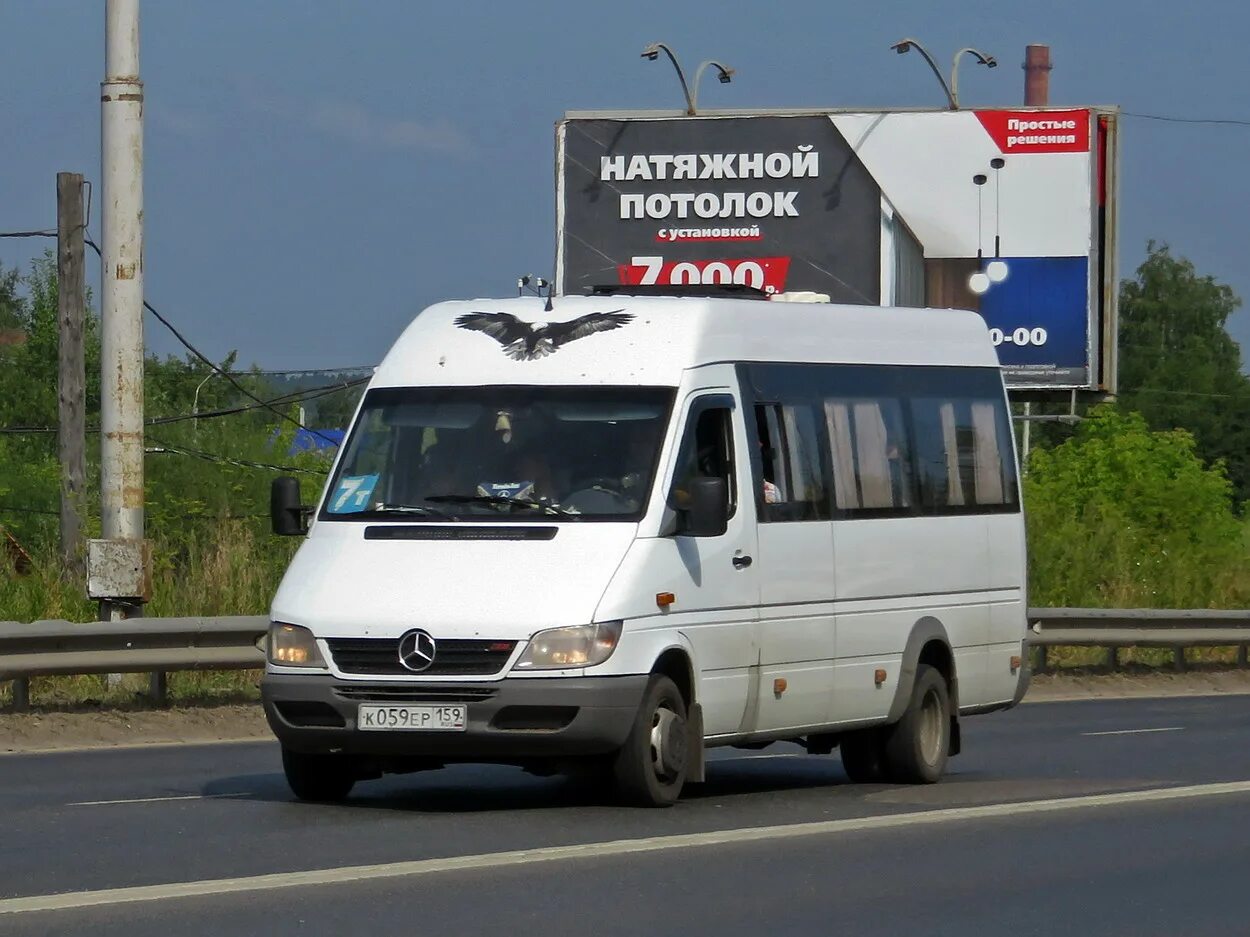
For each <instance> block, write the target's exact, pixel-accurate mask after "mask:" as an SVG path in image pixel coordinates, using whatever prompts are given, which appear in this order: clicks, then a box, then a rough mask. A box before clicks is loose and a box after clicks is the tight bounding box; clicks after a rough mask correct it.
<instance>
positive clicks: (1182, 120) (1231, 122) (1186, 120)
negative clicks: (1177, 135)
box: [1120, 111, 1250, 127]
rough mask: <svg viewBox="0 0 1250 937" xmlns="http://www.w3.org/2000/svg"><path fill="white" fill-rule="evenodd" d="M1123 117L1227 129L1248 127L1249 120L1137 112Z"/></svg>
mask: <svg viewBox="0 0 1250 937" xmlns="http://www.w3.org/2000/svg"><path fill="white" fill-rule="evenodd" d="M1120 113H1121V114H1122V115H1124V116H1125V117H1137V118H1140V119H1141V120H1158V121H1162V122H1164V123H1169V124H1215V125H1223V126H1229V127H1250V119H1243V118H1239V117H1172V116H1170V115H1167V114H1142V113H1140V112H1138V111H1121V112H1120Z"/></svg>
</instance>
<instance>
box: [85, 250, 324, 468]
mask: <svg viewBox="0 0 1250 937" xmlns="http://www.w3.org/2000/svg"><path fill="white" fill-rule="evenodd" d="M83 243H84V244H86V245H88V246H89V247H90V248H91V249H92V250H93V251H95V252H96V254H97V256H99V257H100V258H103V257H104V254H103V252H102V251H101V250H100V247H99V245H98V244H96V242H95V241H93V240H91V238H84V239H83ZM143 308H144V309H146V310H147V311H148V312H150V313H152V315H154V316H155V317H156V321H157V322H159V323H160V324H161V325H163V326H165V328H167V329H169V331H170V333H171V334H172V335H173V336H174V338H176V339H178V341H179V342H181V343H182V346H183V347H184V348H186V349H187V351H189V352H191V354H193V355H195V356H196V357H197V358H199V359H200V360H201V361H203V362H204V363H205V364H206V365H208V366H209V367H210V368H212V369H213V370H214V371H216V372H217V373H218V374H220V375H221V376H222V377H224V378H225V379H226V381H227V382H229V383H230V384H231V385H233V386H234V388H235V389H236V390H238V391H239V393H241V394H243V395H244V396H245V397H248V398H250V399H251V400H254V401H256V402H257V403H258V404H261V405H262V406H264V407H265V409H267V410H270V411H272V412H273V413H276V414H277V415H278V417H280V418H281V419H283V420H286V421H287V422H288V423H292V424H294V425H295V426H298V427H299V428H300V429H303V430H308V432H310V433H312V434H313V435H314V436H319V437H321V439H322V440H324V441H325V442H326V443H328V444H329V445H331V446H334V447H335V448H337V447H338V442H337V441H335V440H333V439H331V438H330V437H329V436H326V435H325V434H324V433H319V432H317V431H316V430H315V429H309V428H308V427H307V426H305V425H304V424H303V423H301V422H300V421H299V420H297V419H295V417H293V416H290V415H289V414H286V413H284V412H283V411H281V410H279V409H278V408H277V407H275V406H272V405H271V404H269V403H266V402H265V401H264V400H262V399H261V398H260V397H258V396H256V395H255V394H254V393H252V392H251V391H250V390H248V389H247V388H246V387H244V386H243V385H242V384H240V383H239V382H238V381H236V380H235V379H234V376H233V375H232V374H231V373H230V372H229V371H226V370H224V369H223V368H221V367H220V366H219V365H218V364H217V363H216V362H214V361H213V360H212V359H211V358H209V357H208V355H206V354H204V352H202V351H200V350H199V349H198V348H196V347H195V346H194V345H192V344H191V343H190V342H189V341H187V339H186V337H185V336H184V335H183V334H182V333H181V332H179V331H178V329H177V328H175V327H174V324H173V323H172V322H170V321H169V320H168V319H166V318H165V317H164V316H163V315H161V314H160V313H159V312H157V311H156V307H155V306H153V305H152V304H151V303H150V302H148V301H147V300H146V299H145V300H144V301H143Z"/></svg>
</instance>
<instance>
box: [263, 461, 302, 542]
mask: <svg viewBox="0 0 1250 937" xmlns="http://www.w3.org/2000/svg"><path fill="white" fill-rule="evenodd" d="M269 520H270V523H271V524H272V525H273V532H274V533H275V534H277V535H278V536H279V537H302V536H303V535H304V534H306V533H308V521H307V519H306V516H305V510H304V506H303V505H301V504H300V503H299V479H296V478H292V477H291V476H289V475H283V476H282V477H281V478H275V479H274V480H273V485H272V486H271V487H270V489H269Z"/></svg>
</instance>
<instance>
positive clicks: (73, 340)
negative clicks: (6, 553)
mask: <svg viewBox="0 0 1250 937" xmlns="http://www.w3.org/2000/svg"><path fill="white" fill-rule="evenodd" d="M82 195H83V182H82V174H81V173H76V172H58V173H57V174H56V244H57V252H56V276H57V323H58V325H59V330H60V339H59V343H58V351H59V370H58V372H57V414H58V416H57V422H58V426H59V430H58V441H59V444H60V457H61V559H62V562H63V563H64V564H65V569H66V571H67V572H69V573H71V574H73V575H81V574H82V572H83V517H82V509H83V505H84V504H85V498H84V492H83V486H84V484H85V483H86V478H87V428H86V380H87V364H86V357H85V352H84V349H83V328H84V320H85V318H86V312H85V308H84V306H85V281H84V273H83V198H82Z"/></svg>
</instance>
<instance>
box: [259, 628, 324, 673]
mask: <svg viewBox="0 0 1250 937" xmlns="http://www.w3.org/2000/svg"><path fill="white" fill-rule="evenodd" d="M269 663H271V664H277V665H279V666H280V667H322V668H324V667H325V665H326V663H325V661H324V660H322V659H321V652H320V651H318V650H317V639H316V638H314V637H313V633H312V632H311V631H309V630H308V629H307V628H301V627H300V626H299V625H284V624H282V623H281V622H277V621H275V622H274V623H273V624H272V625H270V626H269Z"/></svg>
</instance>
